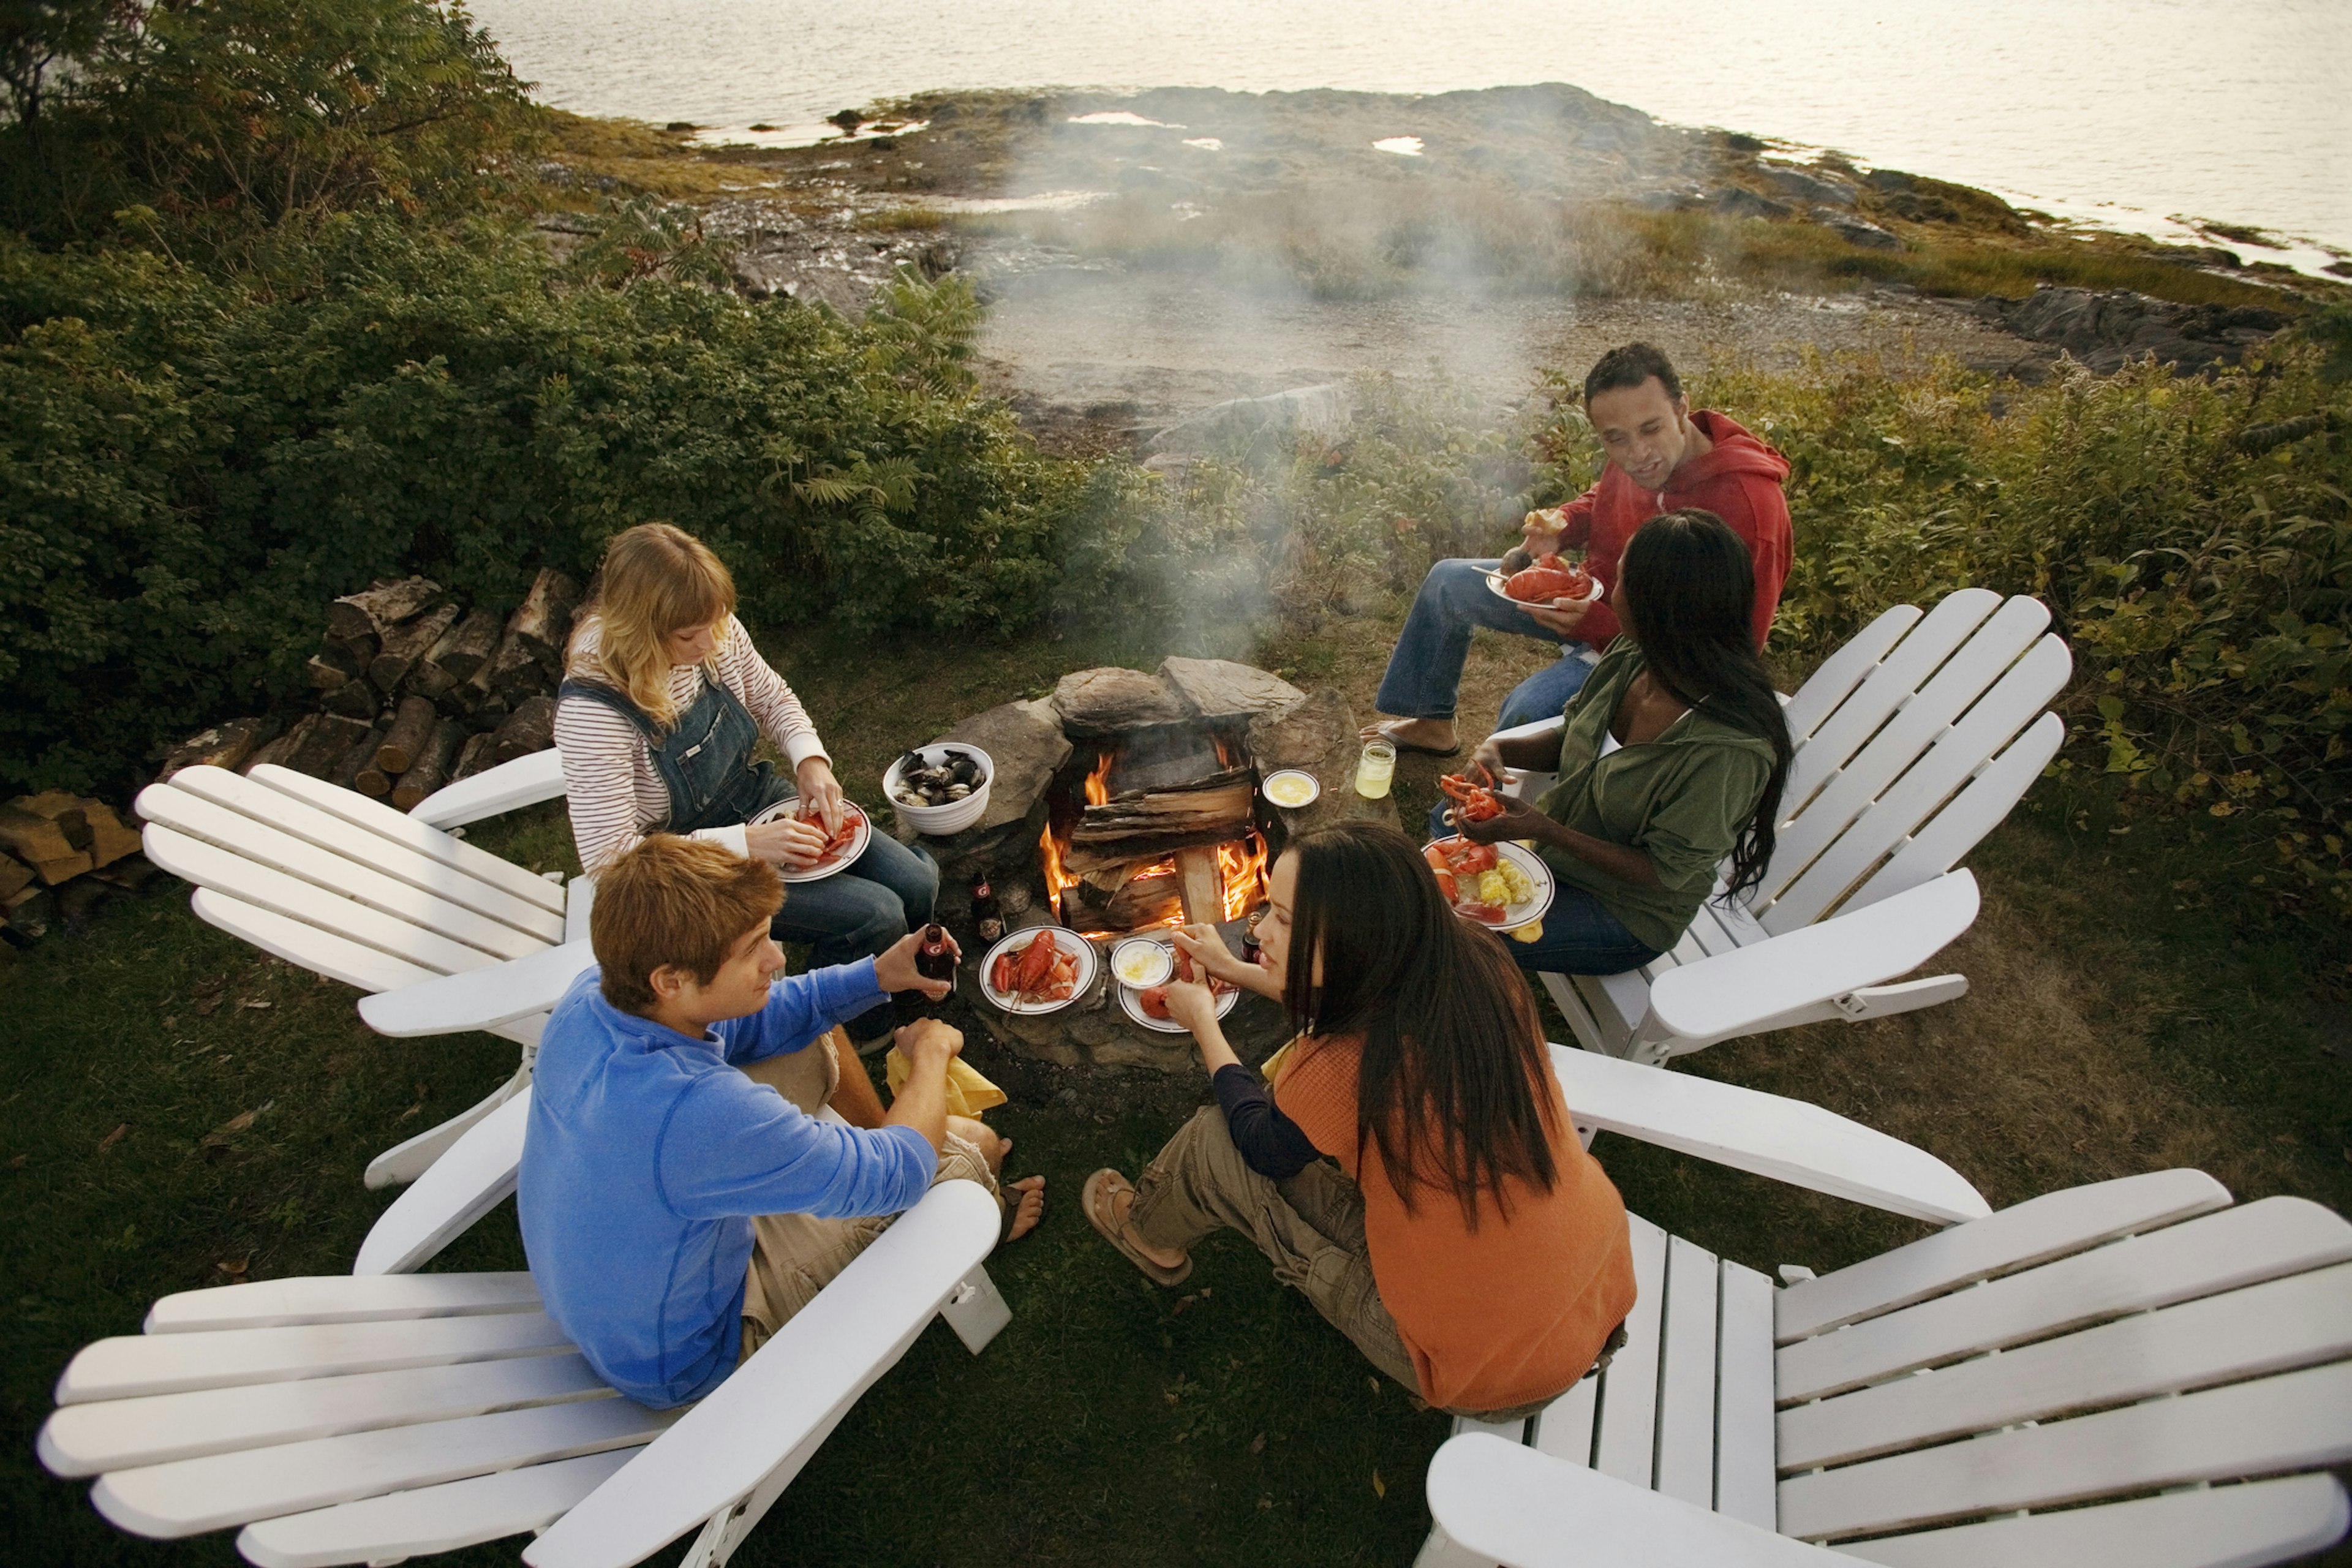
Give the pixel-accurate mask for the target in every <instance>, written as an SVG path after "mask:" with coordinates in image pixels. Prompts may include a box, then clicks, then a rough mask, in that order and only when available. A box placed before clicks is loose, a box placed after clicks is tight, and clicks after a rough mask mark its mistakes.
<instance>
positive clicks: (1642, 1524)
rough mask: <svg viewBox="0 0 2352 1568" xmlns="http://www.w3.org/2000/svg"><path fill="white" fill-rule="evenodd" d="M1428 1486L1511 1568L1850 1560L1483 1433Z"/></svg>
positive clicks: (1437, 1503) (1470, 1541) (1461, 1525)
mask: <svg viewBox="0 0 2352 1568" xmlns="http://www.w3.org/2000/svg"><path fill="white" fill-rule="evenodd" d="M1428 1495H1429V1511H1430V1513H1431V1515H1432V1516H1433V1518H1435V1520H1436V1521H1437V1525H1438V1528H1439V1529H1441V1530H1443V1531H1445V1533H1446V1535H1447V1536H1449V1537H1450V1538H1451V1539H1452V1540H1453V1541H1454V1543H1455V1544H1456V1545H1458V1546H1461V1547H1463V1548H1464V1549H1465V1551H1467V1552H1470V1553H1471V1554H1473V1555H1474V1556H1476V1557H1479V1558H1483V1559H1485V1560H1486V1561H1489V1562H1498V1563H1506V1564H1508V1568H1626V1565H1628V1564H1633V1563H1640V1564H1642V1568H1832V1564H1843V1565H1844V1568H1853V1561H1854V1560H1853V1558H1851V1557H1847V1556H1843V1555H1842V1554H1840V1553H1838V1552H1832V1551H1830V1550H1828V1549H1827V1548H1826V1547H1821V1546H1808V1545H1807V1544H1805V1543H1804V1542H1801V1541H1791V1540H1790V1539H1789V1538H1788V1537H1786V1536H1782V1535H1775V1534H1773V1533H1772V1532H1771V1531H1769V1530H1759V1529H1757V1528H1756V1527H1755V1526H1754V1525H1752V1524H1744V1523H1742V1522H1740V1521H1738V1520H1736V1519H1733V1518H1731V1517H1729V1516H1728V1515H1726V1514H1720V1513H1716V1512H1713V1511H1711V1510H1707V1509H1704V1508H1700V1507H1699V1506H1697V1505H1696V1504H1695V1503H1687V1502H1684V1501H1682V1500H1680V1499H1678V1498H1671V1497H1668V1496H1667V1495H1666V1494H1665V1493H1664V1492H1654V1491H1652V1490H1650V1489H1648V1488H1647V1487H1637V1486H1634V1485H1633V1484H1632V1483H1631V1482H1629V1481H1621V1480H1619V1479H1616V1478H1615V1477H1613V1476H1604V1475H1602V1474H1601V1472H1600V1471H1598V1470H1595V1469H1591V1468H1587V1467H1586V1466H1583V1465H1577V1464H1570V1462H1569V1461H1568V1460H1566V1459H1555V1458H1552V1457H1551V1456H1550V1455H1549V1454H1546V1453H1543V1452H1541V1451H1540V1450H1538V1449H1535V1448H1528V1447H1522V1446H1520V1445H1519V1444H1517V1443H1507V1442H1505V1441H1503V1439H1501V1438H1500V1437H1496V1436H1491V1435H1489V1434H1487V1433H1484V1432H1471V1433H1465V1434H1464V1435H1463V1436H1459V1437H1454V1438H1452V1439H1450V1440H1448V1441H1447V1442H1446V1444H1445V1445H1444V1447H1441V1448H1439V1449H1438V1450H1437V1454H1436V1457H1435V1458H1432V1459H1431V1460H1430V1461H1429V1481H1428ZM526 1555H527V1554H526Z"/></svg>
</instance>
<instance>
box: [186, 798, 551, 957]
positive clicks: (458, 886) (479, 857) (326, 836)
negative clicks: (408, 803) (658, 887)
mask: <svg viewBox="0 0 2352 1568" xmlns="http://www.w3.org/2000/svg"><path fill="white" fill-rule="evenodd" d="M265 765H267V764H265ZM293 776H294V777H296V778H303V777H304V775H302V774H300V773H296V774H294V775H293ZM305 782H307V783H309V784H315V785H318V786H319V787H320V788H321V789H333V788H334V787H335V786H334V785H332V784H320V781H318V780H317V779H307V780H306V781H305ZM171 787H172V788H173V789H178V790H185V791H186V792H188V793H189V794H191V795H199V796H201V797H202V798H204V799H205V800H209V801H211V802H212V803H213V804H214V805H220V806H225V807H226V808H227V809H229V810H231V811H234V812H236V813H238V814H239V815H241V816H249V817H251V818H253V819H254V820H255V821H256V822H259V823H262V824H265V825H266V826H271V827H275V828H277V829H278V830H279V831H280V832H283V833H289V834H291V835H293V836H294V837H297V838H299V839H301V840H303V841H304V842H305V843H308V844H311V845H314V846H316V847H319V848H320V849H322V850H324V851H326V852H327V853H329V854H331V855H340V856H342V857H344V858H347V859H351V860H356V861H357V862H359V863H360V864H361V865H362V866H365V867H367V868H369V869H371V870H375V871H381V872H383V874H384V875H385V876H387V877H390V878H393V879H394V880H396V881H402V882H405V883H407V884H408V885H409V886H410V887H412V888H415V889H417V890H419V891H420V892H426V893H430V894H432V895H433V896H434V897H436V898H438V899H446V900H449V901H450V902H451V903H453V904H457V905H458V906H459V907H460V908H463V909H468V910H473V911H474V912H475V913H476V914H478V915H482V916H485V917H487V918H488V919H490V920H494V921H499V922H500V923H502V924H505V925H510V926H512V927H514V928H515V929H516V930H517V931H521V932H523V933H524V934H525V935H527V936H532V937H536V938H538V939H539V940H540V941H541V942H558V941H561V940H562V936H563V916H562V914H561V913H560V912H558V911H556V910H550V909H549V908H547V905H546V900H545V899H544V897H542V896H539V895H534V896H531V897H528V898H526V897H522V896H520V895H518V894H517V893H516V892H515V891H514V890H513V889H512V887H511V886H510V885H509V884H508V882H507V881H505V880H503V879H502V880H491V879H487V878H484V877H481V876H478V875H477V874H476V872H475V869H474V866H475V864H476V863H478V862H483V861H486V862H488V864H490V865H492V866H497V867H502V868H504V869H505V870H506V871H507V872H509V873H512V874H513V875H514V876H516V877H519V878H520V879H521V880H522V881H524V882H527V883H534V884H537V886H538V887H539V888H541V889H545V888H546V887H547V886H548V884H547V883H545V882H542V881H541V880H540V879H538V878H536V877H533V876H531V875H530V873H529V872H527V871H524V870H523V869H522V868H520V867H519V866H511V865H509V864H508V863H507V862H506V861H504V860H500V859H499V858H496V857H495V856H490V855H485V854H483V853H482V852H481V851H480V850H478V849H475V848H473V847H472V846H470V845H463V844H458V843H457V840H455V839H450V840H448V842H449V844H450V845H451V846H454V847H457V848H462V849H465V850H467V851H468V854H469V856H470V857H471V858H470V859H469V860H468V863H467V865H465V866H462V867H461V866H457V865H454V864H452V863H451V858H444V857H442V856H440V855H436V854H434V853H432V851H431V848H428V847H425V846H424V845H418V844H412V843H404V842H401V841H399V840H396V839H393V838H388V837H384V836H383V835H382V834H379V833H372V832H370V831H368V830H367V829H366V828H364V827H362V826H358V825H357V824H355V823H353V822H352V821H351V820H350V819H349V818H347V817H344V816H339V815H337V814H336V813H334V812H331V811H329V810H327V809H325V808H324V807H322V806H320V805H314V804H312V802H310V800H307V799H305V798H303V797H302V796H300V795H290V794H288V793H285V792H283V791H279V790H275V789H268V788H265V787H263V786H262V785H261V784H257V783H255V782H254V781H253V780H251V779H248V778H241V777H239V776H238V775H237V774H236V773H230V772H228V771H226V769H223V768H209V767H199V768H186V769H183V770H182V771H181V772H179V773H174V774H173V776H172V783H171ZM354 798H357V799H361V800H365V799H366V797H365V796H364V795H359V796H355V797H354ZM368 804H369V805H374V804H375V803H374V802H373V801H369V802H368ZM393 815H394V817H395V818H396V819H397V820H399V821H401V822H403V823H406V824H407V825H408V826H409V827H411V828H412V829H413V830H414V831H415V833H416V834H417V835H419V836H421V837H425V839H426V841H427V844H430V843H431V841H432V840H433V839H436V838H446V837H447V836H446V835H445V834H436V833H434V831H433V830H432V829H431V828H425V827H417V826H415V824H414V823H409V822H408V819H407V818H406V817H403V816H399V814H398V813H397V812H395V813H394V814H393ZM434 847H438V846H434ZM452 858H454V857H452ZM558 896H559V897H560V896H561V895H560V893H559V895H558Z"/></svg>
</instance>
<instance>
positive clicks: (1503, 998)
mask: <svg viewBox="0 0 2352 1568" xmlns="http://www.w3.org/2000/svg"><path fill="white" fill-rule="evenodd" d="M1290 853H1293V854H1296V855H1297V857H1298V891H1297V902H1296V904H1295V905H1294V907H1293V909H1292V910H1291V926H1290V953H1289V973H1288V976H1287V978H1286V981H1285V983H1284V986H1283V996H1282V1001H1283V1005H1284V1006H1286V1008H1288V1009H1289V1011H1290V1020H1291V1024H1292V1026H1293V1027H1295V1028H1297V1029H1300V1030H1302V1031H1304V1032H1306V1033H1308V1034H1312V1035H1316V1036H1318V1037H1332V1036H1338V1035H1355V1036H1360V1037H1361V1038H1362V1040H1363V1053H1362V1060H1361V1065H1360V1068H1359V1069H1358V1075H1357V1085H1356V1147H1357V1148H1358V1149H1359V1150H1361V1149H1362V1148H1363V1147H1364V1145H1365V1143H1366V1142H1373V1143H1376V1144H1378V1145H1379V1148H1380V1153H1381V1164H1382V1165H1384V1166H1385V1167H1386V1168H1387V1170H1388V1173H1389V1180H1390V1181H1391V1183H1392V1184H1394V1185H1395V1187H1396V1190H1397V1194H1398V1196H1399V1197H1401V1198H1402V1199H1403V1200H1404V1205H1405V1207H1406V1208H1407V1209H1408V1210H1409V1209H1411V1208H1412V1206H1413V1198H1414V1193H1415V1190H1416V1189H1417V1188H1419V1187H1420V1186H1422V1185H1423V1184H1428V1185H1430V1186H1434V1187H1439V1188H1442V1189H1444V1190H1446V1191H1450V1192H1451V1193H1452V1194H1453V1195H1454V1200H1455V1201H1456V1202H1458V1203H1459V1204H1460V1205H1462V1215H1463V1219H1464V1222H1465V1224H1467V1225H1468V1226H1470V1227H1471V1228H1473V1229H1474V1230H1475V1228H1476V1227H1477V1224H1478V1205H1479V1197H1480V1194H1483V1193H1491V1194H1494V1198H1495V1204H1496V1211H1497V1212H1498V1213H1504V1214H1505V1217H1506V1218H1508V1215H1507V1212H1506V1210H1505V1200H1504V1194H1503V1184H1504V1183H1505V1181H1506V1180H1507V1179H1509V1178H1512V1177H1518V1178H1521V1179H1524V1180H1526V1181H1528V1182H1529V1183H1531V1184H1534V1185H1535V1186H1537V1187H1538V1188H1540V1189H1542V1190H1543V1191H1545V1192H1549V1191H1550V1190H1551V1188H1552V1184H1554V1183H1555V1182H1556V1181H1557V1180H1558V1179H1559V1167H1558V1166H1557V1164H1556V1163H1554V1162H1553V1159H1552V1152H1551V1142H1552V1140H1553V1138H1555V1137H1556V1136H1557V1135H1558V1133H1559V1121H1558V1117H1557V1116H1556V1114H1555V1111H1554V1108H1553V1100H1552V1095H1551V1093H1550V1083H1551V1058H1550V1056H1549V1051H1548V1050H1547V1048H1546V1047H1545V1045H1544V1037H1543V1024H1542V1021H1541V1019H1539V1018H1538V1016H1537V1015H1536V1009H1535V1002H1534V999H1533V998H1532V997H1531V996H1530V995H1529V994H1528V987H1527V983H1526V981H1525V980H1523V979H1522V978H1520V975H1519V971H1518V966H1517V964H1515V963H1512V962H1511V956H1510V954H1509V953H1508V952H1506V951H1505V949H1504V947H1503V943H1502V942H1501V940H1500V939H1499V938H1497V937H1496V935H1495V934H1494V933H1493V932H1491V931H1486V930H1484V929H1482V928H1479V927H1475V926H1473V925H1471V924H1470V922H1468V921H1465V920H1463V919H1461V918H1460V917H1459V916H1457V915H1455V914H1454V910H1453V906H1451V905H1450V904H1448V903H1447V902H1446V901H1445V895H1444V894H1443V893H1441V892H1439V891H1438V890H1437V879H1436V877H1435V876H1434V875H1433V873H1432V872H1431V870H1430V868H1429V866H1428V863H1427V862H1426V861H1424V860H1423V858H1421V851H1420V850H1418V849H1416V848H1415V847H1413V845H1412V840H1410V839H1408V838H1407V837H1405V836H1404V835H1403V834H1402V833H1399V832H1398V831H1397V830H1396V829H1395V828H1393V827H1390V826H1385V825H1383V824H1380V823H1373V822H1344V823H1339V824H1336V825H1334V826H1330V827H1327V828H1324V829H1322V830H1320V831H1318V832H1315V833H1310V834H1307V835H1306V836H1304V837H1301V838H1299V839H1298V840H1297V842H1296V843H1294V844H1293V845H1292V846H1291V847H1290ZM1318 953H1320V954H1321V955H1322V960H1323V982H1322V984H1320V985H1318V984H1316V983H1315V958H1316V955H1317V954H1318Z"/></svg>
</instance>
